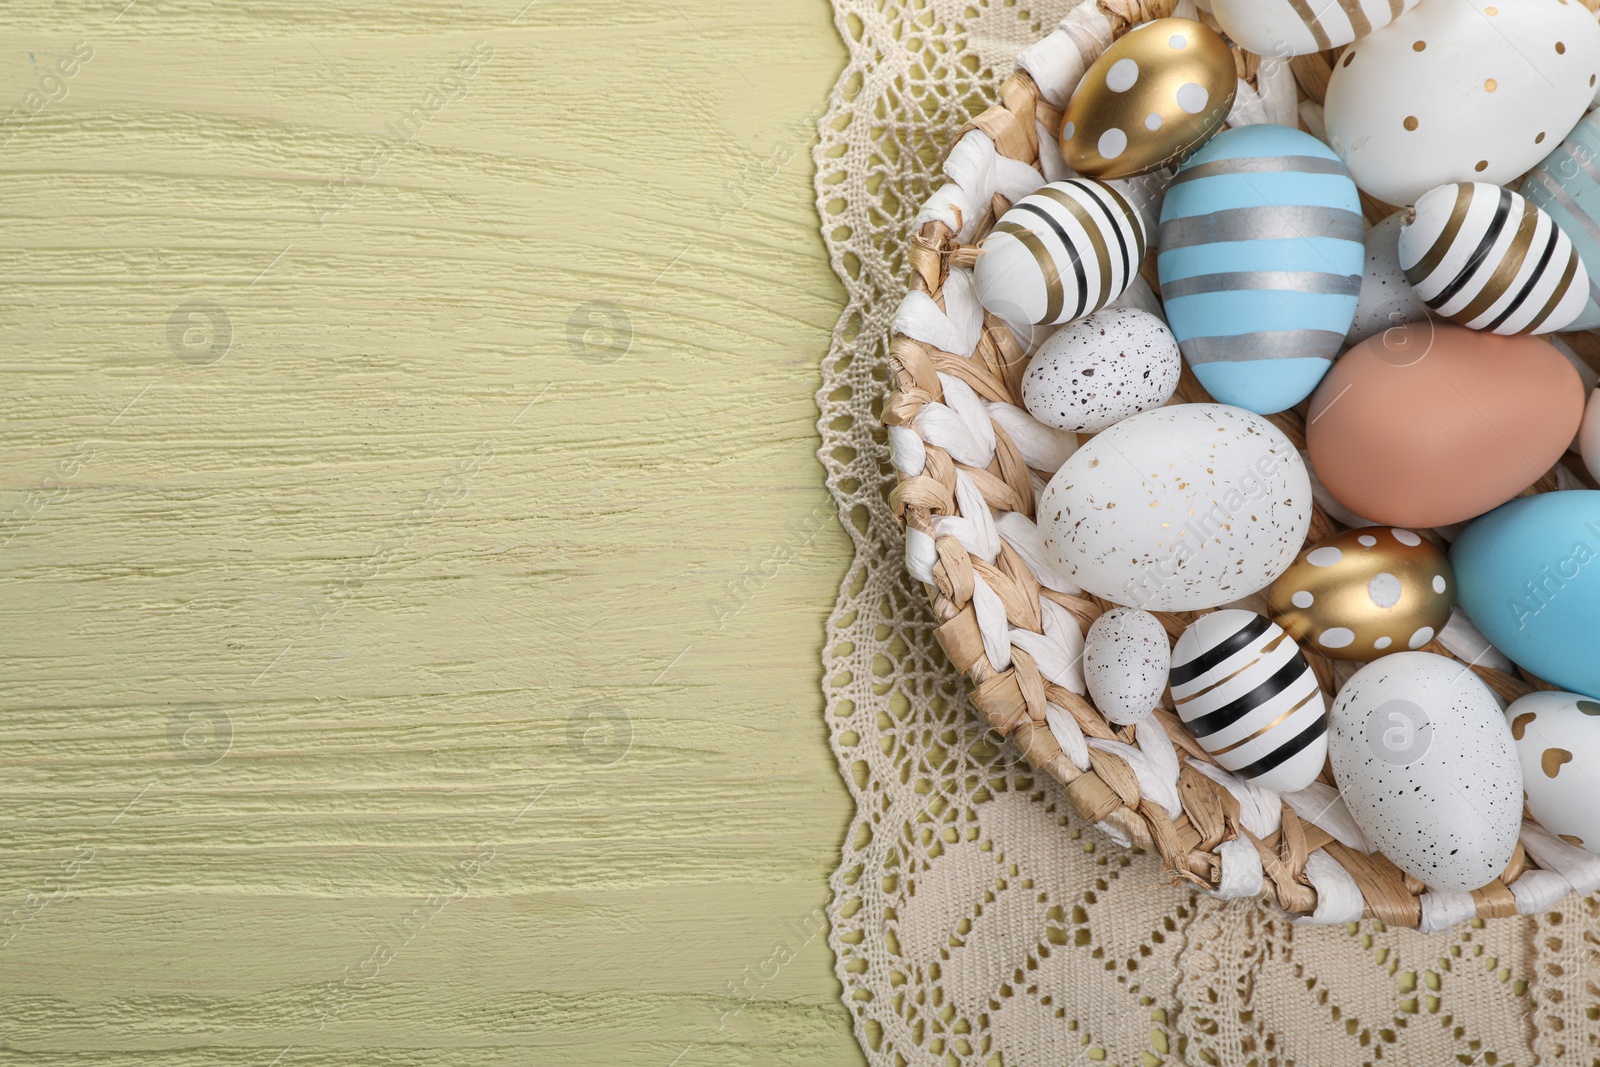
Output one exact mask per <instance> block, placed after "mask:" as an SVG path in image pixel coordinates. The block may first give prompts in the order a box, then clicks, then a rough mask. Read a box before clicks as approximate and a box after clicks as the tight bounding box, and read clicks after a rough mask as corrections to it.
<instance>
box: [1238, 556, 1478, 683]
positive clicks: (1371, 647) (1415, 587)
mask: <svg viewBox="0 0 1600 1067" xmlns="http://www.w3.org/2000/svg"><path fill="white" fill-rule="evenodd" d="M1455 592H1456V582H1455V575H1454V573H1453V572H1452V571H1451V570H1450V560H1449V559H1448V558H1447V557H1446V556H1445V554H1444V553H1443V552H1441V551H1440V550H1439V549H1437V548H1435V547H1434V546H1433V545H1432V544H1431V543H1430V542H1428V541H1426V540H1424V539H1423V538H1422V537H1421V535H1419V534H1417V533H1416V532H1415V531H1412V530H1400V529H1395V528H1393V527H1389V526H1367V527H1363V528H1361V529H1357V530H1346V531H1345V532H1344V533H1342V534H1339V535H1338V536H1337V537H1333V538H1330V539H1328V540H1326V541H1323V542H1321V543H1319V544H1317V545H1314V546H1312V547H1311V548H1308V549H1306V550H1305V551H1304V552H1301V553H1300V555H1299V556H1297V557H1295V561H1294V562H1293V563H1291V564H1290V565H1289V569H1288V570H1286V571H1284V572H1283V574H1282V575H1281V576H1280V577H1279V578H1278V580H1277V581H1276V582H1273V583H1272V590H1271V591H1270V592H1269V593H1268V594H1267V602H1268V603H1269V604H1270V605H1271V608H1272V614H1273V617H1274V618H1276V619H1277V620H1278V622H1280V623H1282V624H1283V628H1284V629H1285V630H1287V631H1288V632H1289V636H1290V637H1293V638H1294V639H1295V640H1296V641H1299V642H1302V643H1303V644H1306V645H1309V646H1310V647H1312V648H1314V649H1316V650H1317V651H1318V652H1321V653H1322V654H1323V655H1325V656H1328V657H1330V658H1332V659H1344V660H1358V661H1361V662H1367V661H1370V660H1375V659H1377V658H1378V657H1379V656H1386V655H1389V654H1390V653H1393V652H1403V651H1406V650H1408V649H1418V648H1421V647H1422V646H1423V645H1425V644H1427V643H1428V642H1429V641H1432V640H1433V637H1434V635H1435V634H1437V633H1438V632H1439V631H1440V630H1442V629H1443V628H1444V624H1445V623H1447V622H1449V621H1450V609H1451V608H1452V607H1453V606H1454V605H1455V601H1456V596H1455Z"/></svg>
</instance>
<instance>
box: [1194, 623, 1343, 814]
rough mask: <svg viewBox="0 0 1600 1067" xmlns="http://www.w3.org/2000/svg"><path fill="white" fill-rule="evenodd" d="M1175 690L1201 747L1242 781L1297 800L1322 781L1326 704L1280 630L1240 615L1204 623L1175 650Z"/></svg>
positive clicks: (1312, 676) (1303, 662) (1297, 649)
mask: <svg viewBox="0 0 1600 1067" xmlns="http://www.w3.org/2000/svg"><path fill="white" fill-rule="evenodd" d="M1168 682H1169V683H1170V684H1171V686H1172V702H1173V704H1174V705H1175V706H1176V707H1177V709H1178V717H1179V718H1181V719H1182V720H1183V721H1184V724H1185V725H1187V726H1188V727H1189V732H1190V733H1192V734H1194V737H1195V740H1196V741H1199V742H1200V747H1201V748H1203V749H1205V750H1206V751H1207V752H1209V753H1211V755H1212V756H1213V757H1215V758H1216V761H1217V762H1218V763H1219V764H1221V765H1222V766H1223V767H1225V768H1227V769H1228V770H1230V771H1232V772H1233V773H1234V774H1237V775H1238V776H1239V777H1241V778H1243V779H1245V780H1246V781H1250V782H1254V783H1255V784H1257V785H1259V786H1262V787H1263V788H1266V789H1275V790H1278V791H1279V792H1283V793H1292V792H1294V791H1296V790H1300V789H1304V788H1305V787H1306V786H1308V785H1310V784H1311V783H1312V781H1314V780H1315V779H1316V777H1317V775H1319V774H1321V773H1322V765H1323V763H1324V761H1326V759H1327V756H1328V708H1327V704H1326V703H1325V702H1324V701H1323V699H1322V688H1321V686H1319V685H1318V684H1317V676H1316V675H1315V674H1313V673H1311V665H1310V664H1309V663H1307V662H1306V657H1305V656H1304V654H1302V653H1301V651H1300V647H1299V646H1298V645H1296V644H1295V643H1294V641H1293V639H1291V638H1290V637H1289V635H1288V634H1286V633H1284V632H1283V627H1281V626H1279V625H1278V624H1277V623H1275V622H1272V621H1270V620H1269V619H1267V618H1265V617H1264V616H1261V615H1257V614H1256V613H1255V612H1253V611H1242V610H1240V609H1238V608H1229V609H1227V610H1225V611H1213V612H1212V613H1211V614H1209V615H1203V616H1201V617H1200V618H1199V619H1197V620H1195V622H1194V623H1193V624H1192V625H1191V626H1190V627H1189V628H1188V629H1187V630H1185V631H1184V632H1183V636H1182V637H1180V638H1178V641H1177V644H1175V645H1174V646H1173V648H1172V673H1171V674H1170V675H1169V676H1168Z"/></svg>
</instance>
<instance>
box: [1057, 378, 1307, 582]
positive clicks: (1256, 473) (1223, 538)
mask: <svg viewBox="0 0 1600 1067" xmlns="http://www.w3.org/2000/svg"><path fill="white" fill-rule="evenodd" d="M1037 514H1038V521H1039V526H1040V528H1041V530H1042V531H1043V533H1044V540H1045V545H1046V547H1047V548H1048V549H1049V551H1050V552H1051V554H1052V555H1053V557H1054V559H1055V562H1056V565H1057V566H1058V567H1059V568H1060V569H1061V571H1062V573H1064V574H1066V575H1068V576H1069V577H1071V578H1072V580H1073V581H1075V582H1077V584H1078V585H1080V586H1081V587H1083V588H1084V589H1086V590H1088V591H1089V592H1091V593H1093V594H1095V595H1096V596H1100V597H1103V598H1105V599H1106V600H1110V601H1112V602H1113V603H1117V604H1122V605H1126V606H1129V607H1140V608H1147V609H1149V610H1152V611H1196V610H1200V609H1204V608H1214V607H1217V606H1219V605H1222V604H1227V603H1230V602H1232V601H1234V600H1238V599H1240V598H1242V597H1246V596H1249V595H1250V594H1251V593H1254V592H1256V591H1258V590H1260V589H1263V588H1265V587H1266V586H1268V585H1270V584H1271V583H1272V581H1273V579H1275V578H1277V577H1278V575H1280V574H1282V573H1283V571H1284V568H1286V567H1288V566H1289V564H1290V563H1291V562H1292V561H1293V560H1294V557H1295V554H1296V553H1297V552H1299V551H1300V546H1301V545H1302V544H1303V543H1304V542H1305V537H1306V531H1307V530H1309V529H1310V526H1311V479H1310V477H1309V476H1308V475H1307V473H1306V468H1305V463H1304V462H1303V461H1302V460H1301V459H1300V453H1299V452H1297V451H1296V450H1295V448H1294V445H1292V444H1291V443H1290V442H1289V439H1288V438H1287V437H1285V436H1284V435H1283V433H1282V432H1281V431H1280V430H1279V429H1278V428H1277V427H1275V426H1273V425H1272V423H1270V422H1268V421H1267V420H1266V419H1264V418H1262V417H1261V416H1259V415H1256V414H1253V413H1251V412H1248V411H1245V410H1243V409H1241V408H1234V407H1228V406H1227V405H1225V404H1178V405H1175V406H1172V407H1164V408H1158V409H1156V410H1155V411H1145V412H1141V413H1140V414H1138V415H1133V416H1131V417H1129V418H1126V419H1123V420H1122V421H1121V422H1119V423H1117V424H1116V425H1114V426H1112V427H1111V428H1110V429H1108V430H1105V431H1103V432H1102V433H1100V434H1098V435H1096V436H1095V437H1093V438H1090V439H1089V441H1087V442H1086V443H1085V444H1084V445H1083V446H1082V447H1081V448H1079V449H1078V451H1077V452H1075V453H1073V455H1072V457H1071V458H1070V459H1068V460H1067V462H1066V463H1064V464H1062V466H1061V469H1060V470H1059V471H1057V472H1056V474H1055V477H1053V478H1051V479H1050V484H1049V485H1048V486H1046V487H1045V490H1044V492H1043V494H1041V496H1040V498H1039V505H1038V512H1037Z"/></svg>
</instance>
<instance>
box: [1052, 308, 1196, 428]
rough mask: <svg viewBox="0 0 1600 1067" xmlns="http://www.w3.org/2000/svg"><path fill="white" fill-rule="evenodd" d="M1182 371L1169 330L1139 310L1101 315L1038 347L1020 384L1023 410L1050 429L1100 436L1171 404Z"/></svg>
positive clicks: (1107, 311) (1065, 329)
mask: <svg viewBox="0 0 1600 1067" xmlns="http://www.w3.org/2000/svg"><path fill="white" fill-rule="evenodd" d="M1182 369H1183V361H1182V358H1181V357H1180V356H1179V354H1178V342H1177V340H1176V339H1175V338H1174V337H1173V336H1172V331H1171V330H1169V329H1167V324H1166V323H1164V322H1162V321H1161V320H1160V319H1159V318H1157V317H1156V316H1154V315H1152V314H1150V313H1149V312H1148V311H1140V310H1139V309H1138V308H1124V307H1110V308H1102V309H1101V310H1099V311H1096V312H1095V313H1094V314H1092V315H1089V316H1087V317H1086V318H1082V319H1079V320H1078V321H1077V322H1073V323H1069V324H1067V325H1066V326H1063V327H1062V328H1061V329H1059V330H1057V331H1056V332H1055V334H1054V335H1052V336H1051V337H1050V339H1049V340H1047V341H1046V342H1045V343H1044V344H1043V345H1042V346H1040V348H1039V351H1038V352H1037V353H1035V355H1034V357H1033V362H1032V363H1030V364H1029V365H1028V372H1027V374H1025V375H1024V376H1023V379H1022V403H1023V406H1025V407H1026V408H1027V409H1028V413H1029V414H1030V415H1032V416H1033V417H1034V418H1036V419H1038V420H1039V421H1040V422H1042V423H1044V424H1046V425H1047V426H1054V427H1056V428H1057V429H1058V430H1072V431H1073V432H1075V433H1099V432H1100V431H1101V430H1104V429H1105V428H1106V427H1108V426H1110V425H1111V424H1113V423H1116V422H1121V421H1122V420H1123V419H1125V418H1127V417H1128V416H1129V415H1137V414H1138V413H1139V412H1141V411H1149V410H1150V409H1151V408H1158V407H1160V406H1161V405H1162V404H1165V403H1166V402H1167V401H1168V400H1170V399H1171V398H1172V394H1173V391H1174V390H1176V389H1177V388H1178V375H1179V374H1180V373H1181V372H1182Z"/></svg>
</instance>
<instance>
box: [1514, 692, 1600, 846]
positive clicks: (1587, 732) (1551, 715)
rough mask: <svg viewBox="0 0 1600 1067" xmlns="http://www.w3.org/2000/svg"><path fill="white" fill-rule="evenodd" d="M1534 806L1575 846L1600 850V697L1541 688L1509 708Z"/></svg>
mask: <svg viewBox="0 0 1600 1067" xmlns="http://www.w3.org/2000/svg"><path fill="white" fill-rule="evenodd" d="M1506 721H1507V722H1509V723H1510V724H1511V739H1512V741H1513V742H1514V743H1515V744H1516V746H1517V758H1518V759H1519V760H1520V761H1521V763H1522V787H1523V789H1524V790H1526V792H1527V795H1528V810H1529V811H1530V812H1531V813H1532V814H1533V817H1534V818H1535V819H1538V820H1539V825H1540V826H1543V827H1544V828H1545V829H1546V830H1549V831H1550V832H1551V833H1553V834H1555V835H1556V836H1557V837H1559V838H1561V839H1562V840H1563V841H1565V842H1567V844H1569V845H1577V846H1578V847H1579V848H1586V849H1588V850H1589V851H1590V852H1600V701H1597V700H1592V699H1590V698H1589V697H1586V696H1584V695H1582V694H1581V693H1563V692H1559V691H1556V692H1539V693H1529V694H1528V695H1527V696H1524V697H1521V698H1520V699H1518V700H1514V701H1512V702H1511V706H1510V707H1508V708H1506Z"/></svg>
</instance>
